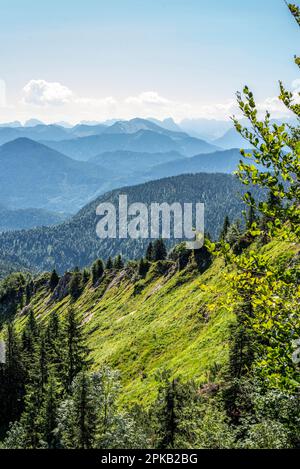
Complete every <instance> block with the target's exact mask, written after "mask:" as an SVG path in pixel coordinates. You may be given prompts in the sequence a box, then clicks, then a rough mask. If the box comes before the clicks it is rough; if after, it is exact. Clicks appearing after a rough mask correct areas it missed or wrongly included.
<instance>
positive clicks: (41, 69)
mask: <svg viewBox="0 0 300 469" xmlns="http://www.w3.org/2000/svg"><path fill="white" fill-rule="evenodd" d="M298 34H299V28H298V27H297V25H296V23H294V22H293V20H292V18H291V17H290V15H289V12H288V11H287V8H286V6H285V4H284V1H283V0H250V1H249V2H243V1H241V0H214V1H212V0H210V1H209V0H109V1H108V0H106V1H103V0H85V1H80V0H72V1H71V0H60V1H58V0H52V1H48V0H44V1H43V2H37V1H36V0H26V2H25V1H24V0H1V16H0V56H1V68H0V79H1V80H2V82H1V83H2V86H1V85H0V105H1V104H2V106H1V107H0V121H4V120H7V119H14V118H18V119H22V120H24V119H26V118H28V117H30V116H34V117H40V118H44V119H45V120H48V121H52V120H65V119H67V120H73V121H77V120H78V121H79V120H82V119H100V120H101V119H104V118H108V117H124V118H127V117H132V116H133V115H137V114H139V115H142V116H146V115H147V113H151V115H153V116H156V117H161V118H162V117H166V116H167V115H172V116H173V117H174V118H175V119H177V120H180V119H181V118H184V117H197V116H202V117H203V116H207V117H221V118H224V117H226V115H228V114H230V113H231V110H232V107H233V105H232V101H233V99H234V93H235V91H236V90H238V89H241V87H242V86H243V84H245V83H247V84H248V85H249V86H251V88H252V89H253V90H254V92H255V94H256V96H257V99H258V100H259V101H260V102H261V103H262V105H263V103H264V102H265V100H266V99H269V100H271V99H272V98H273V97H275V96H276V93H277V80H278V79H282V80H283V81H284V82H285V83H286V84H287V85H289V86H290V85H291V84H292V83H293V82H294V87H295V88H296V87H297V84H298V82H295V80H297V79H298V74H297V68H296V67H295V66H294V64H293V61H292V57H293V55H294V54H295V53H297V52H298V53H299V50H297V44H299V36H298ZM4 83H5V89H6V100H4V97H3V96H4V92H3V89H4ZM295 83H296V85H295ZM1 90H2V91H1ZM4 101H6V103H5V102H4ZM268 102H269V101H267V103H268ZM270 103H271V104H272V105H273V106H274V112H279V111H277V108H276V106H275V105H274V102H273V101H270ZM271 104H270V105H271Z"/></svg>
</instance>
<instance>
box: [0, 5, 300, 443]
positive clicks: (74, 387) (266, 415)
mask: <svg viewBox="0 0 300 469" xmlns="http://www.w3.org/2000/svg"><path fill="white" fill-rule="evenodd" d="M289 9H290V11H291V13H292V15H293V17H294V18H295V20H296V22H297V23H298V25H299V26H300V9H299V8H298V7H297V6H295V5H291V4H290V5H289ZM295 63H296V65H297V66H298V67H300V57H297V56H296V57H295ZM296 97H297V96H295V94H294V93H291V92H289V91H288V90H287V89H286V88H285V87H284V85H283V83H280V99H281V101H282V103H283V104H284V105H285V106H286V108H287V109H288V110H289V111H290V112H291V113H292V114H294V115H295V117H296V119H297V125H295V126H287V125H285V124H282V125H278V124H276V123H271V122H270V115H269V113H266V115H265V116H264V118H262V119H261V118H259V113H258V109H257V105H256V102H255V99H254V96H253V93H252V92H251V91H250V89H249V88H248V87H247V86H246V87H245V88H244V90H243V92H242V93H238V95H237V98H238V104H239V107H240V110H241V112H242V114H243V115H244V117H245V118H247V120H248V121H249V126H247V127H243V126H242V125H241V124H240V122H239V121H238V120H236V119H235V120H234V123H235V127H236V130H237V132H239V133H240V134H241V135H242V136H243V137H244V138H245V139H246V140H247V141H248V144H249V145H250V146H251V147H253V149H254V150H253V151H252V152H251V153H247V152H245V151H242V157H244V158H243V160H242V161H241V163H240V165H239V167H238V171H237V172H238V177H239V181H240V182H241V183H243V184H244V185H245V187H246V188H247V191H245V193H244V197H243V198H244V204H245V212H246V214H245V220H244V223H243V224H241V223H240V221H239V220H236V219H235V218H232V216H231V214H230V213H228V214H226V212H224V213H222V215H224V216H223V222H222V225H221V226H220V227H219V228H220V229H219V231H218V233H214V239H213V240H212V238H211V237H209V236H207V237H206V239H205V244H204V246H203V247H202V248H201V249H200V250H196V251H192V250H188V249H187V248H186V246H185V244H184V243H182V244H179V245H176V246H175V247H173V248H172V249H170V250H169V251H168V249H167V246H166V245H165V243H164V241H163V240H161V239H159V240H156V241H154V242H153V243H149V244H148V245H147V246H145V248H146V249H144V251H143V253H142V255H143V257H142V256H140V257H139V258H138V256H135V257H136V260H126V259H125V260H124V259H123V257H122V255H121V254H117V251H116V254H115V255H113V256H111V257H108V258H107V256H106V258H105V261H104V260H103V259H100V256H97V257H98V259H96V260H94V262H93V264H92V265H91V267H90V268H88V269H87V268H85V269H81V268H79V267H81V265H80V266H79V267H76V268H75V267H74V268H72V269H71V271H69V272H65V273H64V274H63V275H62V272H59V273H57V271H56V270H52V272H51V273H44V274H40V275H38V276H34V275H31V274H29V273H26V274H21V273H14V274H12V275H11V276H9V277H8V278H6V279H5V280H4V281H2V282H1V284H0V299H1V303H0V304H1V316H0V320H1V325H2V332H1V338H2V341H3V343H4V344H5V360H2V362H3V363H1V365H0V379H1V387H0V399H1V404H2V405H1V408H0V422H1V446H2V447H3V448H26V449H32V448H70V449H71V448H80V449H87V448H98V449H103V448H155V449H172V448H188V449H190V448H195V449H196V448H201V449H203V448H208V449H215V448H217V449H219V448H229V449H233V448H234V449H237V448H243V449H254V448H259V449H262V448H268V449H279V448H286V449H289V448H291V449H294V448H298V449H299V447H300V394H299V388H300V374H299V363H300V358H299V356H300V314H299V313H300V309H299V305H300V301H299V300H300V290H299V281H300V239H299V237H300V189H299V187H300V186H299V179H300V165H299V158H300V146H299V125H298V124H299V119H300V105H299V104H297V102H296V101H295V98H296ZM261 167H263V169H260V168H261ZM206 177H207V175H206V176H203V175H199V176H195V177H194V181H195V183H196V182H197V184H198V183H199V178H206ZM187 178H189V179H185V178H184V177H182V178H179V179H177V178H175V179H170V180H166V181H165V185H164V190H166V185H167V184H172V183H173V182H174V181H181V182H183V181H185V184H186V186H185V188H187V187H189V190H191V191H192V190H193V187H192V184H191V182H192V181H193V179H192V178H193V176H188V177H187ZM216 178H219V181H220V178H223V176H220V175H216ZM232 180H233V179H231V178H230V177H226V176H224V178H223V179H222V182H226V181H227V182H228V184H229V185H230V187H232V186H231V184H232V183H231V182H229V181H232ZM155 184H156V183H150V184H147V185H145V186H144V187H145V193H143V197H145V200H147V194H148V193H150V194H152V193H151V190H150V189H151V187H153V185H154V187H155V189H157V187H158V186H157V185H155ZM187 184H189V185H188V186H187ZM172 187H174V186H172ZM190 187H191V189H190ZM254 188H257V190H254ZM223 189H224V188H223ZM186 190H187V189H186ZM215 190H216V186H214V188H213V189H212V193H213V192H214V191H215ZM147 191H149V192H147ZM261 192H263V193H266V194H267V198H266V200H262V199H261V198H260V197H257V194H258V195H259V194H260V193H261ZM166 193H167V191H166ZM192 193H193V192H192ZM223 193H224V192H223ZM229 196H230V195H229ZM108 197H111V195H109V196H108ZM216 200H217V199H216ZM219 200H220V199H218V203H219ZM94 209H95V205H93V204H92V205H91V206H90V210H91V213H92V212H93V213H94ZM82 216H85V210H84V211H83V212H82V213H80V214H79V215H78V216H77V218H76V217H75V219H73V220H72V222H71V223H73V224H74V223H78V224H79V226H81V229H82V230H83V229H84V224H82V225H80V223H81V222H80V219H81V217H82ZM219 216H221V214H220V212H219ZM62 226H65V228H67V227H68V225H62ZM71 226H73V225H71ZM60 229H61V228H59V230H60ZM49 230H52V228H50V229H49ZM53 230H55V228H53ZM50 232H51V231H50ZM44 233H45V231H43V230H42V231H40V230H38V231H32V232H29V234H28V233H26V232H24V233H20V234H18V235H17V237H16V238H15V240H14V238H11V237H9V236H10V235H5V234H4V235H2V237H1V246H2V247H1V249H2V251H3V249H4V248H3V246H4V247H5V249H8V248H9V246H10V245H11V246H12V247H11V249H12V251H11V254H10V255H11V257H12V253H13V250H14V254H15V255H16V257H17V256H18V255H21V254H23V256H25V249H26V248H28V249H30V248H31V246H30V243H31V245H34V247H35V249H36V253H37V254H36V255H37V256H40V257H39V259H40V260H39V262H40V263H42V262H43V261H42V259H43V250H44V249H45V247H46V246H47V245H48V243H49V240H47V244H46V242H45V241H43V239H44V238H43V235H44ZM32 234H33V236H32ZM70 235H71V231H70V232H68V231H67V232H66V234H65V236H70ZM22 236H24V240H25V241H22ZM27 236H28V238H27ZM34 237H35V238H34ZM49 239H51V238H49ZM59 241H60V240H59ZM22 242H23V243H24V244H21V243H22ZM74 242H75V239H74V238H73V239H72V243H74ZM13 243H15V244H14V245H13ZM18 243H19V244H18ZM26 243H27V244H26ZM39 243H40V246H41V249H40V251H38V246H39ZM43 243H44V244H43ZM62 246H63V244H62ZM21 249H22V251H21ZM23 249H24V251H23ZM51 249H52V246H51V245H50V249H49V252H48V254H49V256H51ZM69 249H71V245H70V246H69ZM120 251H121V250H120V249H119V253H120ZM31 252H33V251H31ZM103 253H106V254H107V252H105V251H104V252H103ZM122 253H123V251H122ZM69 254H70V253H69V252H67V251H65V252H64V255H65V256H66V258H67V256H68V255H69ZM123 254H124V253H123ZM126 254H127V253H126ZM30 255H33V254H30ZM76 255H77V257H76V256H75V255H74V259H75V258H77V260H79V262H78V263H79V264H82V263H86V262H88V261H89V259H87V258H85V259H84V262H83V258H80V256H78V252H77V253H76ZM101 257H104V256H103V255H102V256H101ZM37 259H38V258H36V259H35V264H37ZM22 260H23V259H22ZM28 260H29V259H28ZM44 265H49V264H43V266H44ZM51 265H52V264H51ZM63 265H65V264H63V262H61V263H60V264H58V267H59V268H60V269H61V268H62V266H63ZM176 347H177V348H176Z"/></svg>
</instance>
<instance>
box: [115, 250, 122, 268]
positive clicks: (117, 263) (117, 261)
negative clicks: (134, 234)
mask: <svg viewBox="0 0 300 469" xmlns="http://www.w3.org/2000/svg"><path fill="white" fill-rule="evenodd" d="M123 267H124V262H123V260H122V256H121V254H119V255H118V256H117V257H116V259H115V261H114V268H115V269H116V270H121V269H123Z"/></svg>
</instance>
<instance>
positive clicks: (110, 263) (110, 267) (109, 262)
mask: <svg viewBox="0 0 300 469" xmlns="http://www.w3.org/2000/svg"><path fill="white" fill-rule="evenodd" d="M105 268H106V270H111V269H112V268H113V261H112V259H111V257H109V258H108V259H107V262H106V266H105Z"/></svg>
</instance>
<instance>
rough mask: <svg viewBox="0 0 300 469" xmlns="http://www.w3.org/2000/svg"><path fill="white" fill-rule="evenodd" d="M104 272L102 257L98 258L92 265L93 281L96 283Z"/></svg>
mask: <svg viewBox="0 0 300 469" xmlns="http://www.w3.org/2000/svg"><path fill="white" fill-rule="evenodd" d="M103 274H104V266H103V262H102V260H101V259H97V260H96V261H95V262H94V264H93V265H92V282H93V285H95V284H96V283H97V282H98V280H100V279H101V278H102V276H103Z"/></svg>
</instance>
